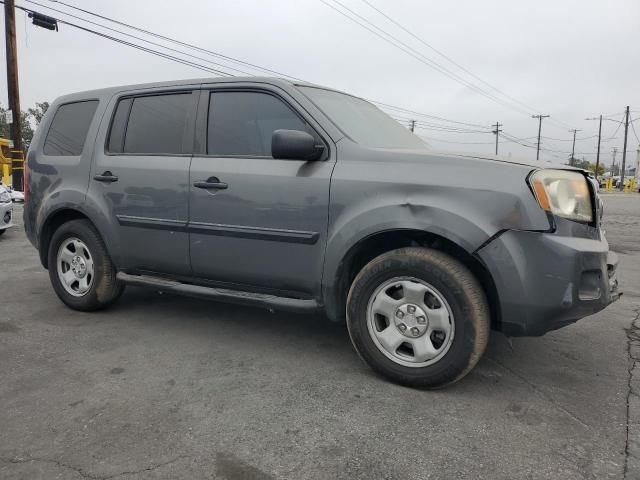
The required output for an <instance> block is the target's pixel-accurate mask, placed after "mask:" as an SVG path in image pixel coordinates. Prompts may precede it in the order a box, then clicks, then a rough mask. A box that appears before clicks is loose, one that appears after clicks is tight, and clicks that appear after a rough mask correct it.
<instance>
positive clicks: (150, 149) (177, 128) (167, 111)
mask: <svg viewBox="0 0 640 480" xmlns="http://www.w3.org/2000/svg"><path fill="white" fill-rule="evenodd" d="M194 99H195V95H193V94H192V93H191V92H189V93H177V94H165V95H150V96H144V97H136V98H133V99H124V100H121V101H120V102H119V104H118V108H117V109H116V113H115V115H114V122H113V125H112V128H111V135H110V138H109V143H108V148H109V151H111V152H114V153H119V152H124V153H131V154H161V155H162V154H164V155H171V154H182V153H190V144H189V138H188V133H189V131H190V122H189V119H190V118H191V116H192V112H193V108H194V105H195V100H194ZM131 101H132V102H133V103H132V104H131V106H130V112H129V104H128V103H127V102H131ZM127 113H128V122H127V123H126V126H125V122H124V119H125V118H126V116H127Z"/></svg>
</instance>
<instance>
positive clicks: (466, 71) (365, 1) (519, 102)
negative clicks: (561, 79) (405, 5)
mask: <svg viewBox="0 0 640 480" xmlns="http://www.w3.org/2000/svg"><path fill="white" fill-rule="evenodd" d="M360 1H362V2H363V3H365V4H366V5H368V6H369V7H370V8H372V9H373V10H375V11H376V12H378V13H379V14H380V15H382V16H383V17H384V18H386V19H387V20H388V21H390V22H391V23H393V24H394V25H396V26H397V27H398V28H400V29H401V30H403V31H404V32H405V33H407V34H409V35H410V36H411V37H413V38H414V39H416V40H418V41H419V42H420V43H422V44H423V45H425V46H426V47H427V48H429V49H431V50H432V51H433V52H435V53H437V54H438V55H440V56H441V57H442V58H444V59H446V60H448V61H449V62H451V63H452V64H453V65H455V66H456V67H458V68H459V69H460V70H462V71H463V72H465V73H467V74H468V75H470V76H472V77H473V78H475V79H476V80H478V81H479V82H481V83H483V84H484V85H486V86H487V87H489V88H490V89H492V90H493V91H495V92H497V93H499V94H500V95H502V96H504V97H506V98H508V99H510V100H512V101H513V102H515V103H517V104H519V105H521V106H523V107H524V108H526V109H527V110H532V111H535V110H537V109H536V108H533V107H531V106H530V105H527V104H526V103H523V102H521V101H519V100H518V99H516V98H514V97H512V96H511V95H508V94H506V93H505V92H503V91H502V90H500V89H499V88H497V87H494V86H493V85H491V84H490V83H488V82H487V81H485V80H483V79H482V78H480V77H479V76H477V75H476V74H475V73H473V72H471V71H470V70H468V69H467V68H465V67H463V66H462V65H460V64H459V63H458V62H456V61H455V60H453V59H452V58H451V57H449V56H448V55H446V54H444V53H443V52H441V51H440V50H438V49H437V48H435V47H434V46H433V45H431V44H429V43H427V42H426V41H425V40H424V39H423V38H421V37H419V36H418V35H416V34H415V33H413V32H412V31H411V30H409V29H408V28H406V27H405V26H404V25H402V24H401V23H400V22H398V21H396V20H394V19H393V18H391V17H390V16H389V15H387V14H386V13H384V12H383V11H382V10H380V9H379V8H376V7H375V6H374V5H372V4H371V3H370V2H369V1H368V0H360ZM560 123H564V122H560ZM565 125H566V124H565ZM567 127H568V125H567Z"/></svg>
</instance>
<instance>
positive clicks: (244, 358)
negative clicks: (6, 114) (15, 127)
mask: <svg viewBox="0 0 640 480" xmlns="http://www.w3.org/2000/svg"><path fill="white" fill-rule="evenodd" d="M603 198H604V202H605V208H606V212H605V228H606V230H607V237H608V239H609V242H610V245H611V247H612V249H613V250H615V251H617V252H618V254H619V256H620V261H621V265H620V269H619V277H620V281H621V283H622V288H623V290H624V291H625V295H624V296H623V297H622V299H621V300H620V301H618V302H617V303H615V304H613V305H611V306H610V307H608V308H607V309H606V310H604V311H603V312H601V313H599V314H597V315H594V316H592V317H588V318H586V319H583V320H582V321H580V322H578V323H577V324H575V325H572V326H570V327H567V328H564V329H562V330H559V331H556V332H552V333H549V334H547V335H545V336H544V337H541V338H517V339H512V340H509V339H507V338H505V337H504V336H502V335H500V334H494V335H493V336H492V338H491V341H490V344H489V347H488V350H487V352H486V354H485V356H484V358H483V359H482V360H481V362H480V364H479V365H478V366H477V367H476V369H475V370H474V371H473V372H472V373H471V374H470V375H469V376H467V377H466V378H465V379H464V380H462V381H461V382H460V383H459V384H457V385H455V386H453V387H451V388H448V389H446V390H441V391H435V392H430V391H420V390H413V389H409V388H404V387H400V386H397V385H394V384H391V383H389V382H387V381H385V380H384V379H381V378H379V377H377V376H376V375H375V374H373V373H372V372H371V371H370V370H369V369H368V367H367V366H366V365H364V364H363V363H362V362H361V361H360V359H359V358H358V356H357V355H356V353H355V352H354V350H353V349H352V347H351V345H350V343H349V338H348V335H347V332H346V329H345V327H343V326H336V325H332V324H330V323H328V322H327V321H326V320H323V319H322V318H321V317H309V316H302V315H292V314H285V313H280V312H276V313H270V312H267V311H264V310H259V309H253V308H245V307H238V306H230V305H225V304H220V303H214V302H210V301H202V300H194V299H191V298H183V297H177V296H170V295H166V294H164V295H161V294H159V293H158V292H155V291H153V290H149V289H143V288H127V291H126V292H125V294H124V296H123V297H122V299H121V300H120V302H119V303H118V304H117V305H115V306H114V307H113V308H111V309H109V310H107V311H103V312H99V313H91V314H88V313H80V312H74V311H71V310H69V309H68V308H66V307H65V306H64V305H63V304H62V303H61V302H60V301H59V300H58V299H57V297H56V296H55V294H54V293H53V290H52V289H51V287H50V284H49V278H48V274H47V272H46V271H45V270H44V269H43V268H42V266H41V265H40V263H39V260H38V255H37V252H36V251H35V250H34V249H33V248H32V246H31V245H30V244H29V242H28V241H27V240H26V238H25V236H24V232H23V230H22V227H21V226H20V225H18V226H16V227H15V228H14V229H12V230H11V231H9V232H7V233H6V234H5V235H3V236H2V237H1V238H0V478H2V479H47V480H49V479H56V478H60V479H72V480H73V479H83V478H85V479H86V478H88V479H112V478H118V479H182V478H184V479H197V478H219V479H280V478H282V479H333V478H354V479H367V480H370V479H378V478H387V479H413V478H416V479H441V478H443V479H445V478H468V479H481V478H486V479H520V478H523V479H550V478H551V479H563V480H569V479H585V478H586V479H592V478H593V479H602V478H624V477H625V476H626V478H630V479H631V478H633V479H636V478H640V396H638V394H640V370H638V372H636V363H638V362H640V320H638V316H639V313H638V312H639V311H640V310H638V309H639V308H640V195H633V194H627V195H624V194H611V195H605V196H603ZM16 213H17V215H16V216H17V217H18V218H17V220H18V223H21V219H20V216H21V209H20V207H18V208H17V212H16ZM634 322H635V323H634ZM636 323H637V325H636ZM638 368H640V366H639V367H638Z"/></svg>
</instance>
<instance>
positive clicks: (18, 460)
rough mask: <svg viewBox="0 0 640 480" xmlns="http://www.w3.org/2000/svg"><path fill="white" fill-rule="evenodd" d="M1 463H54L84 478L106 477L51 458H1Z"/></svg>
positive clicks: (98, 478) (100, 479) (95, 479)
mask: <svg viewBox="0 0 640 480" xmlns="http://www.w3.org/2000/svg"><path fill="white" fill-rule="evenodd" d="M0 462H4V463H18V464H19V463H31V462H39V463H52V464H54V465H56V466H58V467H60V468H66V469H67V470H73V471H74V472H76V473H77V474H78V475H80V476H81V477H82V478H90V479H92V480H103V478H104V477H99V476H97V475H93V474H91V473H89V472H86V471H85V470H83V469H82V468H80V467H76V466H74V465H70V464H68V463H64V462H61V461H59V460H54V459H51V458H39V457H28V458H21V457H13V458H3V457H0Z"/></svg>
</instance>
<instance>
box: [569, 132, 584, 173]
mask: <svg viewBox="0 0 640 480" xmlns="http://www.w3.org/2000/svg"><path fill="white" fill-rule="evenodd" d="M569 131H570V132H573V145H572V146H571V159H570V160H569V165H571V166H575V164H576V159H575V153H576V133H578V132H580V131H581V130H578V129H576V128H574V129H573V130H569Z"/></svg>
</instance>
